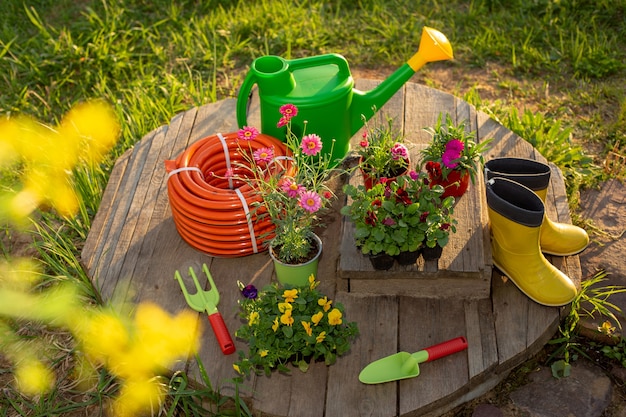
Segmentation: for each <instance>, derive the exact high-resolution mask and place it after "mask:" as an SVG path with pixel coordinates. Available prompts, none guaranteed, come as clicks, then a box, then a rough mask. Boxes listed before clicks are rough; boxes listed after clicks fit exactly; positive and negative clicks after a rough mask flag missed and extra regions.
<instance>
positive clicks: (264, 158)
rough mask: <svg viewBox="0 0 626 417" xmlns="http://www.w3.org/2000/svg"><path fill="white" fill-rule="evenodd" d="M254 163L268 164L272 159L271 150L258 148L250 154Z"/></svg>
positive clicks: (272, 151) (272, 150) (272, 153)
mask: <svg viewBox="0 0 626 417" xmlns="http://www.w3.org/2000/svg"><path fill="white" fill-rule="evenodd" d="M252 156H253V158H254V161H255V162H256V163H257V164H258V163H261V162H265V163H268V162H270V161H271V160H272V159H274V149H273V148H259V149H257V150H256V151H254V153H253V154H252Z"/></svg>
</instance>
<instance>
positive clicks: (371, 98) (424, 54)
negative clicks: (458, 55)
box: [350, 26, 454, 135]
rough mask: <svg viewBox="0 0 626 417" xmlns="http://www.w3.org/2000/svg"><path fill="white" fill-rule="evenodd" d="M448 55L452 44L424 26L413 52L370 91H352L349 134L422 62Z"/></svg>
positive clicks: (354, 131)
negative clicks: (350, 129)
mask: <svg viewBox="0 0 626 417" xmlns="http://www.w3.org/2000/svg"><path fill="white" fill-rule="evenodd" d="M452 58H454V56H453V53H452V46H451V45H450V42H449V41H448V39H447V38H446V36H445V35H444V34H443V33H441V32H439V31H438V30H436V29H433V28H430V27H427V26H424V28H423V30H422V38H421V40H420V45H419V48H418V51H417V52H416V53H415V55H413V56H412V57H411V58H410V59H409V60H408V61H407V62H406V63H405V64H404V65H402V66H401V67H400V68H398V69H397V70H396V71H395V72H394V73H393V74H391V75H390V76H389V77H388V78H387V79H386V80H384V81H383V82H382V83H380V84H379V85H378V86H377V87H376V88H374V89H373V90H370V91H367V92H362V91H359V90H356V89H355V90H354V96H353V99H352V105H351V107H350V113H351V118H352V132H351V133H352V135H354V134H355V133H356V132H357V131H358V130H359V129H360V128H361V127H363V122H364V120H363V119H365V120H369V119H370V118H371V117H372V116H373V115H374V113H375V112H376V109H379V108H381V107H382V106H383V105H384V104H385V103H386V102H387V101H388V100H389V99H390V98H391V97H392V96H393V95H394V94H395V93H396V92H397V91H398V90H400V88H402V86H403V85H404V83H406V82H407V81H408V80H409V79H410V78H411V77H412V76H413V74H415V72H417V70H419V69H420V68H421V67H422V66H424V64H426V63H427V62H435V61H444V60H448V59H452Z"/></svg>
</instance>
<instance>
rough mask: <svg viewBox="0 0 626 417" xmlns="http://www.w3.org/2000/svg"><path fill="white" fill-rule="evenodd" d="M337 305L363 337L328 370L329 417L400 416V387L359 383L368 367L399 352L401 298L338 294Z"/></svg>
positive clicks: (327, 409) (326, 404)
mask: <svg viewBox="0 0 626 417" xmlns="http://www.w3.org/2000/svg"><path fill="white" fill-rule="evenodd" d="M337 301H339V302H341V303H343V304H344V306H345V308H346V319H347V320H350V321H355V320H356V321H357V324H358V326H359V332H360V336H359V338H358V339H357V340H356V342H355V343H353V344H352V347H351V349H350V352H349V353H348V354H346V355H344V356H342V357H340V358H339V359H338V360H337V363H336V364H335V365H333V366H331V367H330V368H329V369H328V382H327V383H328V388H327V393H326V402H325V407H326V413H325V415H326V416H329V417H330V416H333V417H334V416H342V417H352V416H354V417H360V416H389V417H391V416H395V415H398V411H397V409H396V401H397V384H396V383H387V384H373V385H366V384H362V383H360V382H359V380H358V377H359V373H360V372H361V370H362V369H363V368H364V367H365V366H367V364H369V363H370V362H373V361H375V360H378V359H380V358H383V357H385V356H388V355H392V354H394V353H396V352H398V313H399V310H398V298H397V297H387V296H378V297H372V296H367V295H363V294H352V293H350V294H348V293H338V294H337ZM314 389H317V387H315V388H314ZM289 415H296V414H289Z"/></svg>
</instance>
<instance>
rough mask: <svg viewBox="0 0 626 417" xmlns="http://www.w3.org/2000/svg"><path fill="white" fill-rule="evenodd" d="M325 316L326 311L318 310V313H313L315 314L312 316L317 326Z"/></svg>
mask: <svg viewBox="0 0 626 417" xmlns="http://www.w3.org/2000/svg"><path fill="white" fill-rule="evenodd" d="M323 317H324V313H323V312H322V311H318V312H317V313H315V314H313V316H312V317H311V321H312V322H313V324H315V325H316V326H317V325H318V324H319V322H320V321H321V320H322V318H323Z"/></svg>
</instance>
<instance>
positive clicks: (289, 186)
mask: <svg viewBox="0 0 626 417" xmlns="http://www.w3.org/2000/svg"><path fill="white" fill-rule="evenodd" d="M280 188H281V190H283V191H284V192H285V194H287V196H289V197H290V198H295V197H298V196H299V195H300V194H302V193H303V192H304V191H305V188H304V187H303V186H302V185H300V184H298V183H297V182H295V181H293V180H292V179H291V178H285V179H284V181H282V184H281V185H280Z"/></svg>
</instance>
